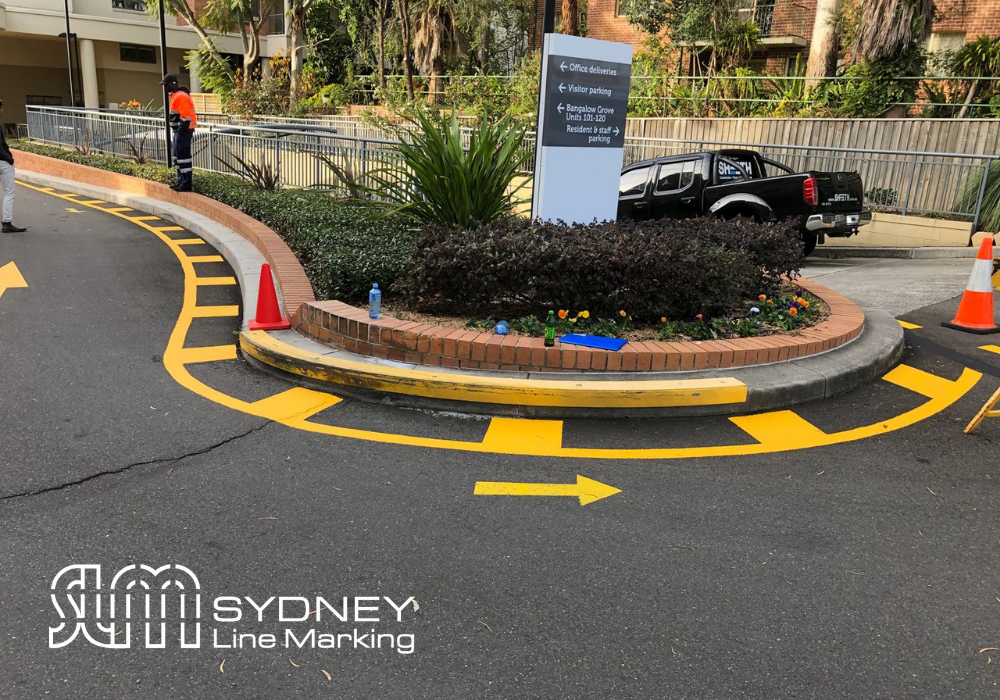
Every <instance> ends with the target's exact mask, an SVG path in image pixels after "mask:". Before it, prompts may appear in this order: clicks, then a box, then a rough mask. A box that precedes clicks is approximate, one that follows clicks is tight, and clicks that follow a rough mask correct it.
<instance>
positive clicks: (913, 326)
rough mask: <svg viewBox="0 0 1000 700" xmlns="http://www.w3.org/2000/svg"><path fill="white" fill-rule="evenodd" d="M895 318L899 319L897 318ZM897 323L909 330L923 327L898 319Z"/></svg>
mask: <svg viewBox="0 0 1000 700" xmlns="http://www.w3.org/2000/svg"><path fill="white" fill-rule="evenodd" d="M896 320H897V321H899V319H898V318H897V319H896ZM899 325H901V326H902V327H903V328H907V329H909V330H911V331H912V330H915V329H917V328H923V326H918V325H917V324H915V323H910V322H909V321H899Z"/></svg>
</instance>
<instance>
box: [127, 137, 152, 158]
mask: <svg viewBox="0 0 1000 700" xmlns="http://www.w3.org/2000/svg"><path fill="white" fill-rule="evenodd" d="M148 136H149V132H148V131H147V132H145V133H144V134H142V135H141V136H138V137H135V136H133V137H129V138H127V139H126V140H125V146H126V147H127V148H128V151H129V153H130V154H131V156H130V157H131V158H132V162H133V163H136V164H138V165H142V164H143V163H145V162H147V161H148V160H149V156H148V155H147V154H146V138H147V137H148Z"/></svg>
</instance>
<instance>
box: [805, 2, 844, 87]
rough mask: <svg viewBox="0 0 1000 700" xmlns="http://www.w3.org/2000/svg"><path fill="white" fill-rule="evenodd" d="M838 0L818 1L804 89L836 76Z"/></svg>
mask: <svg viewBox="0 0 1000 700" xmlns="http://www.w3.org/2000/svg"><path fill="white" fill-rule="evenodd" d="M838 3H839V0H818V2H817V4H816V21H815V22H813V33H812V42H811V43H810V44H809V62H808V63H807V64H806V77H807V78H809V80H807V81H806V89H809V88H811V87H814V86H816V85H818V84H819V81H820V79H821V78H831V77H833V76H834V75H836V74H837V39H838V32H837V24H836V16H837V5H838Z"/></svg>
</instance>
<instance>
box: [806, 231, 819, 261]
mask: <svg viewBox="0 0 1000 700" xmlns="http://www.w3.org/2000/svg"><path fill="white" fill-rule="evenodd" d="M818 241H819V238H818V237H817V236H816V234H813V233H803V234H802V245H803V247H804V248H805V255H806V256H809V255H812V252H813V251H814V250H816V243H817V242H818Z"/></svg>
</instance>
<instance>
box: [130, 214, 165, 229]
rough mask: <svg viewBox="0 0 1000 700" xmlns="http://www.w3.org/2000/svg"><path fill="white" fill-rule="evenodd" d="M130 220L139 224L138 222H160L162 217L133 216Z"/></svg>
mask: <svg viewBox="0 0 1000 700" xmlns="http://www.w3.org/2000/svg"><path fill="white" fill-rule="evenodd" d="M129 218H130V219H132V221H137V222H138V221H160V217H158V216H132V217H129ZM160 230H161V231H162V230H163V229H160Z"/></svg>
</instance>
